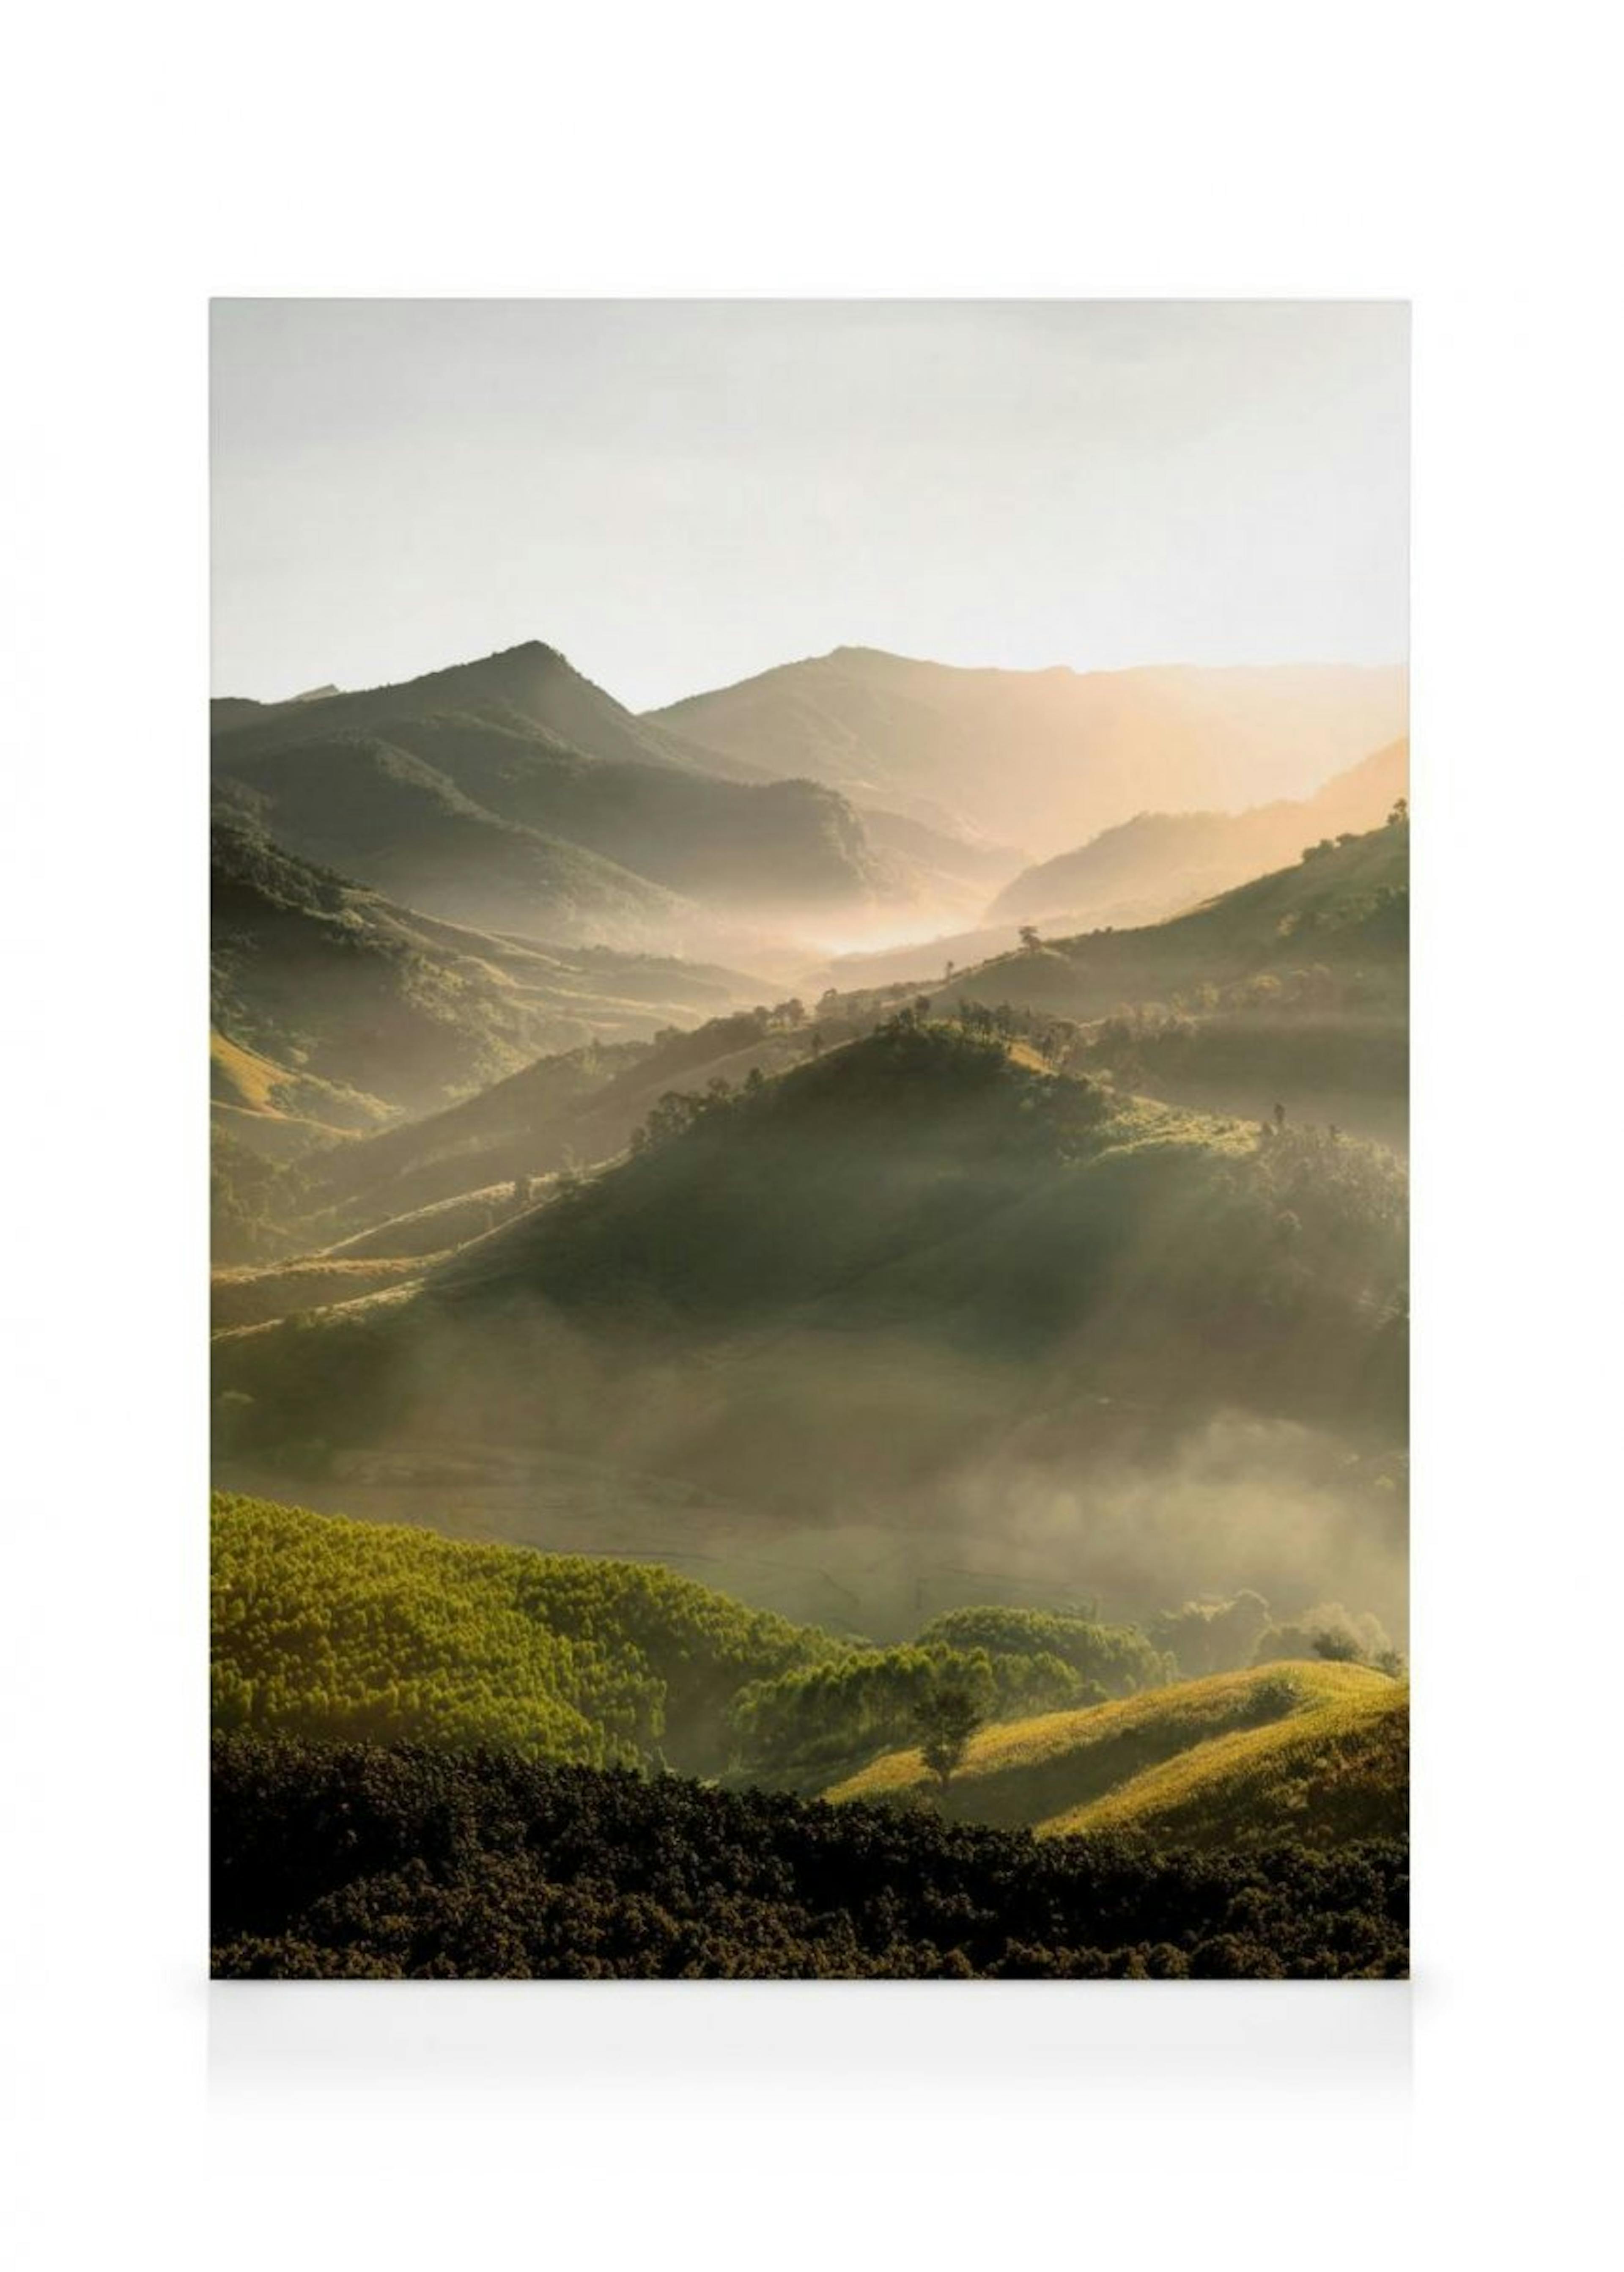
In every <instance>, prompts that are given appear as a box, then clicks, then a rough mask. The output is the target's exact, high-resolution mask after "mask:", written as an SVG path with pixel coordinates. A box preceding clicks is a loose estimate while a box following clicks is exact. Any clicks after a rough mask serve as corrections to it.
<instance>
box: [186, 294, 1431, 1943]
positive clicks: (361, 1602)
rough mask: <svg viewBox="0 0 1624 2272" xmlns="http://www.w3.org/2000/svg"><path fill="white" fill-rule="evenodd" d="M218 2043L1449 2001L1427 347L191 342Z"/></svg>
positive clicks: (1019, 335) (627, 324)
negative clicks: (1430, 1979)
mask: <svg viewBox="0 0 1624 2272" xmlns="http://www.w3.org/2000/svg"><path fill="white" fill-rule="evenodd" d="M1408 384H1409V381H1408V319H1407V314H1406V311H1405V310H1404V308H1403V307H1402V306H1400V305H1398V304H1396V303H1352V302H1337V301H1314V302H1307V301H1304V302H1260V303H1241V302H1193V303H1172V302H1167V303H1158V302H1132V303H1101V302H1087V301H1045V302H1039V303H1020V302H976V301H950V302H927V301H894V302H885V301H872V300H868V301H853V302H849V303H847V302H839V301H824V302H811V301H802V302H797V301H786V300H771V299H742V300H731V301H717V302H698V301H681V300H651V301H644V302H614V301H565V300H547V299H537V300H531V301H513V302H495V301H477V300H466V301H456V300H444V301H430V300H424V301H395V302H391V301H383V300H378V301H366V300H360V301H337V300H332V301H298V300H287V301H252V300H226V301H221V302H218V303H216V304H215V306H214V309H213V310H212V500H213V568H212V576H213V647H214V653H213V681H214V683H213V699H212V735H211V744H212V848H211V861H212V871H211V874H212V884H211V888H212V943H211V981H212V984H211V1011H212V1028H211V1035H210V1066H211V1083H212V1086H211V1100H212V1102H211V1111H212V1344H211V1351H210V1368H211V1400H212V1436H213V1443H212V1458H213V1475H214V1484H215V1489H214V1494H213V1498H212V1518H211V1520H212V1712H213V1728H214V1735H213V1746H212V1970H213V1973H214V1975H215V1976H216V1977H220V1978H225V1979H237V1978H270V1979H299V1980H310V1979H320V1980H331V1979H394V1978H434V1979H490V1978H503V1979H514V1980H527V1979H537V1980H542V1979H559V1978H562V1979H593V1980H624V1979H643V1978H682V1979H691V1980H696V1981H704V1980H711V1979H759V1980H769V1981H771V1980H780V1979H785V1980H788V1979H809V1978H811V1979H828V1980H853V1979H869V1978H881V1979H928V1980H942V1981H970V1980H980V1979H1028V1978H1040V1979H1054V1980H1063V1981H1082V1980H1091V1979H1101V1978H1129V1979H1135V1980H1141V1979H1144V1980H1184V1979H1210V1978H1225V1979H1262V1980H1274V1979H1293V1978H1313V1979H1345V1978H1394V1977H1404V1975H1405V1973H1406V1971H1407V1967H1408V1954H1407V1948H1408V1943H1407V1924H1406V1915H1407V1913H1406V1891H1407V1884H1408V1848H1407V1836H1408V1734H1407V1730H1408V1705H1409V1689H1408V1659H1409V1640H1408V1625H1407V1610H1408V1603H1407V1575H1406V1573H1407V1552H1406V1538H1407V1525H1408V1495H1407V1461H1406V1445H1407V1397H1408V1343H1407V1333H1408V1313H1407V1299H1406V1288H1407V1258H1408V1218H1407V1195H1406V1175H1405V1159H1406V1137H1407V1089H1408V1071H1409V1047H1408V1014H1407V1005H1408V985H1409V950H1408V919H1409V847H1410V822H1409V742H1408V725H1407V644H1408V622H1407V614H1408V608H1407V565H1406V531H1407V520H1408V497H1407V484H1408Z"/></svg>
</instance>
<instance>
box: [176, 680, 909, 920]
mask: <svg viewBox="0 0 1624 2272" xmlns="http://www.w3.org/2000/svg"><path fill="white" fill-rule="evenodd" d="M703 755H704V753H703V752H700V751H692V750H689V749H688V748H687V747H686V746H685V745H684V744H682V741H681V740H680V738H679V737H678V736H674V735H671V734H669V733H667V732H666V731H665V730H664V729H660V728H659V727H658V726H654V725H650V724H648V723H646V722H645V721H641V720H638V719H637V718H634V717H633V716H632V715H631V714H630V713H629V712H628V711H625V710H623V709H622V707H621V706H620V705H619V704H618V703H615V702H614V701H613V700H612V699H610V698H609V697H608V696H607V695H605V694H603V693H602V692H601V691H600V690H599V689H597V688H595V687H592V686H591V685H590V684H588V682H587V681H585V679H583V678H581V677H580V676H578V674H577V673H576V672H574V671H572V670H571V669H570V667H569V665H568V664H567V663H566V662H565V661H563V658H562V656H560V655H557V654H555V653H554V652H553V651H552V650H551V649H550V648H548V647H544V646H540V645H539V644H533V645H531V646H525V647H519V648H515V649H512V650H510V651H509V652H508V653H506V654H498V655H493V656H488V657H487V658H486V659H485V660H484V661H482V662H476V663H468V664H464V665H460V666H458V667H457V668H456V669H451V670H445V671H438V672H435V673H433V674H431V675H430V676H428V677H425V678H421V679H414V680H412V681H410V682H409V683H407V684H405V685H401V686H391V687H379V688H375V689H372V690H370V691H367V692H364V693H356V694H331V695H326V696H322V697H318V698H317V699H309V700H303V701H299V702H294V703H281V704H278V705H275V706H270V707H266V708H264V709H261V708H257V707H256V708H255V709H254V710H253V711H252V713H251V714H248V715H244V714H243V713H242V709H241V708H240V707H239V706H235V705H233V706H231V707H230V708H229V709H228V710H227V713H226V714H225V716H224V718H223V720H222V721H220V723H219V725H218V727H217V730H216V733H215V737H214V773H215V779H216V782H217V787H218V791H219V794H220V796H222V797H223V798H224V799H225V800H227V803H230V804H231V805H232V806H234V807H235V808H236V809H238V810H240V811H244V812H246V813H248V814H250V815H251V816H252V817H254V818H257V820H258V821H259V822H260V823H261V824H262V825H263V826H264V828H265V830H266V831H267V832H268V833H270V834H272V835H273V836H275V837H277V838H278V839H279V840H280V841H282V842H284V843H286V844H287V846H288V847H289V848H291V849H292V850H294V851H295V852H297V853H299V854H301V855H302V856H304V857H307V858H309V859H312V860H317V861H319V862H321V863H324V864H326V865H330V866H333V867H336V868H339V869H340V870H342V871H344V872H345V873H346V874H350V875H354V876H358V877H360V878H361V879H362V880H363V881H364V882H367V883H369V884H373V885H376V886H377V887H378V888H380V889H381V890H384V891H387V892H390V893H393V894H394V895H396V896H398V897H399V898H403V899H406V900H409V901H411V902H412V903H413V905H416V906H420V907H423V908H428V909H430V910H431V911H432V912H434V913H436V914H437V915H441V916H445V917H447V918H448V919H449V920H451V921H453V922H460V923H474V924H477V925H479V926H480V927H482V928H489V929H495V930H517V931H521V932H524V933H525V934H526V935H527V936H529V937H533V938H534V937H540V938H562V939H566V940H570V941H571V942H574V941H579V940H590V941H595V942H597V943H600V944H606V943H607V944H609V945H621V946H625V945H651V944H654V943H662V942H663V943H664V944H666V945H667V946H670V947H673V948H674V949H677V950H679V951H682V952H685V953H702V954H704V953H715V952H717V951H718V950H719V948H722V949H726V948H728V947H729V946H730V945H733V944H734V943H740V944H741V943H742V935H741V934H740V935H739V936H738V938H737V940H736V941H735V934H737V933H738V926H739V925H740V924H741V923H750V922H753V921H756V920H757V919H764V920H768V921H783V922H789V923H797V922H801V921H802V920H807V919H810V918H811V917H812V916H815V915H816V914H818V913H820V912H823V913H827V911H829V910H830V909H831V908H840V907H847V908H860V907H862V906H865V905H867V904H868V903H869V902H870V901H873V900H874V899H875V897H876V896H883V895H884V894H887V893H898V892H899V891H900V892H904V893H905V886H903V885H902V883H901V879H900V878H899V877H898V875H897V874H896V873H894V872H893V871H890V870H889V869H888V868H887V867H886V865H885V863H884V862H883V860H882V859H881V858H880V857H879V856H877V855H876V854H875V852H874V850H873V849H872V848H871V847H870V845H869V843H868V838H867V836H866V834H865V832H864V829H863V825H862V822H861V821H860V818H858V816H857V814H856V813H855V811H853V809H852V807H851V805H850V804H849V803H847V802H846V799H845V798H844V797H842V796H839V795H838V793H836V792H835V791H833V790H832V789H831V788H827V787H824V786H821V785H819V784H817V783H815V782H813V781H808V780H805V779H800V780H791V779H781V778H780V779H774V778H749V779H742V780H741V779H738V778H735V777H733V776H734V775H736V774H737V773H738V772H739V770H740V768H739V767H738V766H734V765H733V764H731V763H729V762H728V761H727V760H726V759H719V760H718V761H717V765H718V766H719V770H715V769H712V770H705V769H704V766H703V762H702V761H703ZM764 770H765V769H757V768H756V767H754V766H751V767H750V768H749V772H750V773H751V774H756V772H757V771H764Z"/></svg>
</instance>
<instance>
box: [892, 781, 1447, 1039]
mask: <svg viewBox="0 0 1624 2272" xmlns="http://www.w3.org/2000/svg"><path fill="white" fill-rule="evenodd" d="M1409 896H1410V829H1409V824H1408V822H1407V821H1401V822H1397V823H1395V824H1394V825H1393V826H1389V827H1383V828H1377V829H1373V830H1371V831H1369V832H1368V833H1366V834H1365V835H1362V836H1355V837H1352V838H1350V839H1348V840H1347V841H1342V842H1333V843H1328V844H1326V845H1325V846H1323V847H1315V848H1310V849H1308V850H1306V851H1305V852H1304V853H1303V855H1302V856H1301V857H1300V859H1299V860H1298V861H1296V862H1295V863H1293V864H1292V866H1290V867H1288V868H1281V869H1278V870H1275V871H1273V872H1271V873H1270V874H1269V875H1266V876H1259V877H1257V878H1255V880H1254V881H1253V882H1251V883H1249V884H1242V885H1240V886H1237V887H1236V888H1235V889H1234V890H1233V891H1229V892H1225V893H1222V894H1221V895H1220V896H1219V897H1218V899H1215V900H1212V901H1210V902H1209V903H1208V904H1207V905H1205V906H1204V907H1200V908H1192V909H1191V910H1190V911H1189V913H1188V915H1182V916H1174V917H1173V918H1172V919H1171V920H1169V921H1168V922H1166V923H1152V924H1150V925H1147V926H1146V927H1145V928H1144V929H1142V930H1106V931H1090V932H1088V933H1086V934H1084V936H1082V937H1080V938H1062V939H1048V940H1042V941H1040V942H1039V944H1038V945H1036V946H1033V947H1030V948H1026V949H1024V950H1021V951H1017V953H1012V954H1005V955H1000V956H997V957H996V958H995V959H994V960H992V961H990V962H985V963H981V964H980V965H978V966H977V967H976V968H974V969H971V970H966V971H962V972H959V973H957V974H956V975H955V976H954V977H953V979H952V980H951V981H950V983H946V984H944V985H942V986H939V987H937V988H936V989H935V992H934V996H933V999H934V1000H935V1001H936V1002H938V1003H941V1004H943V1005H945V1004H949V1003H950V1002H951V1001H953V1000H954V999H955V998H957V996H959V995H964V996H965V997H967V998H970V999H972V1000H975V1001H980V1002H996V1001H1008V1002H1011V1003H1014V1004H1016V1005H1019V1006H1022V1007H1024V1008H1031V1009H1040V1010H1045V1011H1048V1012H1050V1013H1059V1014H1061V1015H1063V1016H1066V1017H1069V1018H1097V1017H1101V1016H1104V1015H1105V1014H1106V1013H1108V1012H1109V1011H1111V1010H1114V1009H1115V1008H1117V1007H1119V1006H1121V1005H1126V1004H1134V1003H1139V1002H1146V1001H1162V1002H1165V1001H1166V1000H1167V998H1168V997H1169V995H1171V994H1173V993H1175V992H1178V991H1180V990H1195V989H1196V988H1198V987H1200V986H1203V985H1211V986H1222V985H1225V984H1228V983H1233V982H1234V981H1237V980H1241V979H1247V978H1251V977H1254V976H1255V975H1258V974H1260V973H1263V972H1270V971H1276V970H1278V969H1279V968H1283V967H1285V968H1289V967H1292V966H1296V965H1300V964H1304V963H1325V964H1345V963H1348V962H1350V961H1360V962H1367V963H1369V964H1372V965H1374V966H1376V967H1377V968H1389V967H1392V966H1394V965H1402V964H1404V962H1405V961H1406V959H1407V956H1408V952H1409Z"/></svg>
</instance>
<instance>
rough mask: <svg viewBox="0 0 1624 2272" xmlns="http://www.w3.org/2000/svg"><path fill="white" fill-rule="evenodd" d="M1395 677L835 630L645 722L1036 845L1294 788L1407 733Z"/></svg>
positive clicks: (910, 813) (1060, 844) (1393, 673)
mask: <svg viewBox="0 0 1624 2272" xmlns="http://www.w3.org/2000/svg"><path fill="white" fill-rule="evenodd" d="M1407 684H1408V677H1407V673H1406V672H1405V670H1404V669H1402V668H1401V667H1397V666H1396V667H1393V668H1390V669H1359V668H1352V667H1344V666H1339V665H1291V666H1281V667H1278V668H1277V667H1257V668H1240V667H1237V668H1232V669H1200V668H1196V667H1187V666H1176V667H1167V668H1145V669H1133V670H1121V671H1099V672H1089V673H1082V672H1077V671H1073V670H1069V669H1052V670H1026V671H1021V670H999V669H961V668H958V667H957V666H952V665H948V664H945V663H936V662H926V661H915V660H913V659H912V658H910V657H907V656H904V655H894V654H883V653H881V652H880V651H878V650H876V649H874V648H868V647H838V648H836V649H835V650H834V652H833V653H832V654H826V655H821V656H817V657H814V658H809V659H808V660H806V661H800V662H792V663H785V664H782V665H780V666H779V667H778V669H773V670H768V671H764V672H763V673H761V674H760V675H759V676H756V677H755V678H749V679H745V680H743V681H742V682H741V683H740V684H737V685H735V686H729V687H721V688H718V689H716V690H714V691H711V692H708V693H704V694H696V695H690V696H689V697H688V698H687V699H684V700H682V701H681V702H675V703H672V704H670V705H668V706H667V707H665V708H663V709H660V710H656V711H653V712H651V713H650V714H649V715H648V717H647V719H646V720H645V721H644V722H645V723H647V724H649V725H651V726H657V727H659V728H660V729H665V730H667V731H674V732H675V733H678V734H680V735H682V736H685V737H686V738H687V739H689V740H690V741H691V742H693V743H696V744H702V745H703V746H704V748H706V749H709V750H715V751H722V752H725V753H726V754H727V755H729V756H731V757H733V758H734V759H738V760H741V761H742V760H745V759H748V760H749V761H750V762H752V763H754V764H756V765H761V766H767V767H769V768H770V769H771V771H773V772H775V773H778V774H801V775H805V776H806V777H808V779H811V780H814V781H823V782H824V783H825V784H827V785H829V786H830V787H832V788H838V789H839V790H841V791H842V792H843V794H845V795H846V796H849V797H851V798H852V799H853V801H854V802H855V803H859V804H874V805H878V806H882V807H883V808H885V809H887V810H890V811H897V812H899V813H903V814H905V815H906V816H907V817H908V818H913V819H915V820H920V821H923V822H925V823H927V825H929V826H933V827H942V826H946V827H948V828H950V829H954V828H958V827H962V826H964V825H965V824H968V825H970V826H972V828H974V829H976V830H978V831H980V832H982V833H986V834H987V835H990V836H991V837H993V838H994V839H995V840H1000V841H1017V842H1022V843H1028V844H1031V845H1032V847H1033V848H1034V849H1036V850H1039V851H1045V852H1047V851H1059V850H1061V849H1062V848H1064V847H1066V846H1067V845H1075V844H1076V843H1077V842H1078V841H1081V840H1082V839H1084V838H1086V837H1089V836H1091V835H1094V834H1096V833H1099V831H1100V830H1101V829H1104V828H1108V827H1111V826H1114V825H1115V824H1116V823H1118V822H1120V821H1122V820H1126V819H1128V818H1130V817H1131V816H1132V815H1133V814H1134V813H1136V812H1143V811H1146V810H1147V809H1157V808H1159V809H1164V810H1188V809H1191V808H1195V807H1216V808H1218V809H1221V810H1227V811H1238V810H1240V809H1241V808H1242V807H1245V806H1249V805H1255V804H1258V803H1264V802H1266V801H1269V800H1271V799H1274V798H1278V797H1292V796H1304V795H1306V794H1307V793H1309V792H1310V791H1312V790H1313V789H1315V788H1317V787H1318V786H1319V785H1320V783H1321V782H1322V781H1324V780H1325V779H1326V778H1327V777H1328V776H1329V775H1330V774H1334V773H1337V772H1339V771H1341V770H1342V769H1344V768H1345V767H1346V766H1350V765H1352V764H1353V763H1354V762H1355V761H1356V760H1358V759H1361V758H1362V757H1364V756H1365V754H1366V753H1367V751H1371V750H1374V749H1378V748H1380V747H1382V746H1383V745H1384V744H1387V743H1389V742H1391V741H1393V740H1394V739H1395V738H1396V737H1397V736H1399V735H1401V734H1402V733H1404V730H1405V726H1406V704H1407Z"/></svg>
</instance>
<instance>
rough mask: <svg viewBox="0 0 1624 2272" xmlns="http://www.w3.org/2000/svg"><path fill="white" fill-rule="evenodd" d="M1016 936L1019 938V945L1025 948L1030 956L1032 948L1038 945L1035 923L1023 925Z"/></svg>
mask: <svg viewBox="0 0 1624 2272" xmlns="http://www.w3.org/2000/svg"><path fill="white" fill-rule="evenodd" d="M1016 936H1017V938H1019V940H1020V942H1021V945H1023V946H1024V948H1025V950H1026V952H1027V953H1028V954H1030V953H1032V948H1033V947H1034V946H1036V945H1037V944H1038V927H1037V925H1036V923H1023V924H1022V925H1021V927H1020V930H1019V931H1018V932H1017V934H1016Z"/></svg>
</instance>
